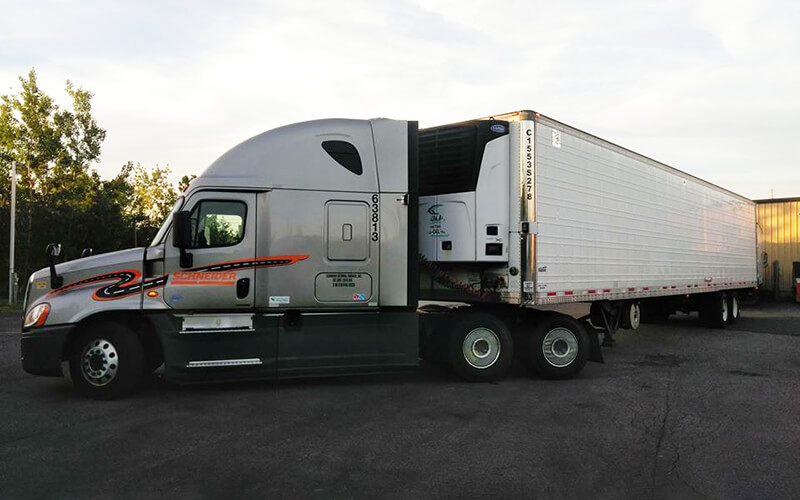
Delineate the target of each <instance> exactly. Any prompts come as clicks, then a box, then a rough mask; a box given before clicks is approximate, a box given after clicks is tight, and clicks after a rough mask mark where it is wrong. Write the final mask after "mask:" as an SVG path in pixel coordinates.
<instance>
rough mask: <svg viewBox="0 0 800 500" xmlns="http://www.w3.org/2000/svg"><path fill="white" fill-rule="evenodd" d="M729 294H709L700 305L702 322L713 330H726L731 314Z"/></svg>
mask: <svg viewBox="0 0 800 500" xmlns="http://www.w3.org/2000/svg"><path fill="white" fill-rule="evenodd" d="M729 312H730V311H729V308H728V294H726V293H725V292H714V293H707V294H705V297H703V300H702V302H701V303H700V321H702V322H703V323H705V324H706V325H708V326H710V327H712V328H725V325H726V324H727V323H728V317H729V316H730V314H729Z"/></svg>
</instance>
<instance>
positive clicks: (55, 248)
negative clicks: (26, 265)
mask: <svg viewBox="0 0 800 500" xmlns="http://www.w3.org/2000/svg"><path fill="white" fill-rule="evenodd" d="M45 251H46V252H47V255H49V256H50V257H58V256H59V255H61V243H50V244H49V245H47V249H46V250H45Z"/></svg>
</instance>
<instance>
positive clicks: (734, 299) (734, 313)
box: [728, 292, 739, 325]
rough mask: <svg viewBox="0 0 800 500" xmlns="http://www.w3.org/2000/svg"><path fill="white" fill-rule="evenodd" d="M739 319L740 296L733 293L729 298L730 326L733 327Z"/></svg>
mask: <svg viewBox="0 0 800 500" xmlns="http://www.w3.org/2000/svg"><path fill="white" fill-rule="evenodd" d="M737 319H739V295H738V294H737V293H736V292H732V293H731V294H730V296H729V297H728V324H729V325H732V324H733V323H736V320H737Z"/></svg>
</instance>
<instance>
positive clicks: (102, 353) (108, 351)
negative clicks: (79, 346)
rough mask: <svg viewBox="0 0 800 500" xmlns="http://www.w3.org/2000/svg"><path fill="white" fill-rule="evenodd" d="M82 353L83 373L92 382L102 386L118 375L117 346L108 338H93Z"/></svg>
mask: <svg viewBox="0 0 800 500" xmlns="http://www.w3.org/2000/svg"><path fill="white" fill-rule="evenodd" d="M81 353H82V354H81V374H82V375H83V378H84V379H86V381H87V382H89V383H90V384H92V385H94V386H97V387H102V386H105V385H108V384H109V383H111V381H112V380H114V377H116V376H117V371H118V370H119V355H118V354H117V348H116V347H114V344H112V343H111V342H109V341H108V340H105V339H92V340H91V341H89V342H88V343H87V344H86V345H85V346H84V347H83V350H82V351H81Z"/></svg>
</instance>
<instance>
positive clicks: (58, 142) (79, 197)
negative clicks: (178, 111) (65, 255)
mask: <svg viewBox="0 0 800 500" xmlns="http://www.w3.org/2000/svg"><path fill="white" fill-rule="evenodd" d="M19 81H20V83H21V86H22V89H21V91H20V92H19V93H18V94H13V95H3V96H0V176H1V177H2V178H3V184H2V185H0V189H2V190H3V194H4V195H6V196H3V205H2V207H0V212H2V220H3V223H2V224H3V225H4V226H5V230H4V231H0V232H2V233H3V234H8V231H7V229H8V210H9V208H10V207H9V204H8V203H7V202H6V200H8V196H7V194H6V193H7V192H8V186H9V185H10V175H9V174H10V167H11V162H12V161H16V162H17V175H18V198H17V199H18V205H17V207H18V208H17V213H18V217H17V229H18V231H19V236H20V237H19V240H18V246H17V248H18V254H17V255H18V266H17V268H18V269H19V271H20V275H21V276H23V277H26V276H27V274H28V273H29V272H30V271H32V270H33V269H34V268H37V267H40V266H42V265H43V264H44V263H45V260H46V259H45V257H44V255H43V249H44V246H45V245H46V244H47V240H54V241H55V240H59V239H60V240H62V241H64V242H65V243H66V244H67V245H66V246H67V248H66V249H65V250H67V251H70V252H73V251H75V248H74V247H72V243H73V242H76V241H79V239H80V236H82V235H85V234H86V233H88V232H89V231H90V228H87V227H85V221H84V220H83V219H82V218H81V217H79V214H82V213H83V212H84V211H85V210H86V209H87V208H88V207H89V206H91V204H92V198H93V194H94V193H96V188H97V184H98V182H99V178H97V177H96V176H93V175H90V174H89V171H88V169H89V164H90V163H91V162H94V161H96V160H97V159H98V158H99V156H100V146H101V144H102V142H103V140H104V139H105V135H106V132H105V130H104V129H102V128H101V127H100V126H99V125H98V124H97V121H96V120H95V119H94V117H93V116H92V113H91V111H92V105H91V100H92V93H91V92H89V91H87V90H84V89H83V88H80V87H78V88H76V87H75V86H74V85H73V84H72V83H71V82H70V81H67V83H66V93H67V95H68V96H69V97H70V99H71V104H72V107H71V109H61V108H60V107H59V106H58V105H57V104H55V102H54V100H53V99H52V98H51V97H50V96H48V95H47V94H45V93H44V92H43V91H42V90H41V89H40V88H39V85H38V82H37V80H36V71H35V70H33V69H31V70H30V72H29V73H28V75H27V78H24V77H20V78H19ZM5 243H6V244H7V238H6V242H5ZM78 251H79V250H78ZM6 258H7V256H6ZM4 260H5V259H4ZM5 262H7V261H5Z"/></svg>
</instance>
